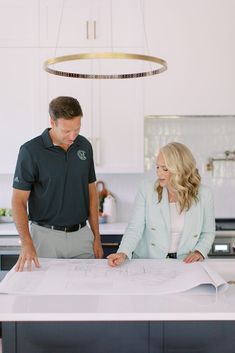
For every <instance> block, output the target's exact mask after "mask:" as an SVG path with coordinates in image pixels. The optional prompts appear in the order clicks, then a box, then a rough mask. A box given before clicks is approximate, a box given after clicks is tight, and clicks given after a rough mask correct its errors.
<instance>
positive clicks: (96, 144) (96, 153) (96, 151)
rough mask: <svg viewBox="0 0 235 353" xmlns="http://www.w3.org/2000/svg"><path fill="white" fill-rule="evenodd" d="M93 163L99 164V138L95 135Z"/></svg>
mask: <svg viewBox="0 0 235 353" xmlns="http://www.w3.org/2000/svg"><path fill="white" fill-rule="evenodd" d="M95 157H96V158H95V165H97V166H98V165H100V139H99V138H98V137H96V139H95Z"/></svg>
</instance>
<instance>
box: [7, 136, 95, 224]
mask: <svg viewBox="0 0 235 353" xmlns="http://www.w3.org/2000/svg"><path fill="white" fill-rule="evenodd" d="M95 181H96V175H95V170H94V162H93V152H92V147H91V144H90V142H89V141H88V140H87V139H86V138H85V137H83V136H81V135H78V137H77V138H76V140H75V141H74V143H73V144H72V145H71V146H70V147H69V149H68V150H67V151H64V150H63V149H62V148H61V147H58V146H54V145H53V143H52V140H51V137H50V135H49V129H46V130H45V131H44V132H43V133H42V135H40V136H37V137H35V138H34V139H32V140H30V141H28V142H26V143H25V144H24V145H22V146H21V148H20V151H19V155H18V160H17V165H16V170H15V175H14V180H13V187H14V188H15V189H20V190H31V193H30V196H29V202H28V208H29V219H30V220H32V221H37V222H41V223H46V224H51V225H65V226H69V225H73V224H78V223H82V222H84V221H86V220H87V219H88V216H89V184H90V183H93V182H95Z"/></svg>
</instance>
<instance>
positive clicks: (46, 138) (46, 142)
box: [41, 128, 80, 148]
mask: <svg viewBox="0 0 235 353" xmlns="http://www.w3.org/2000/svg"><path fill="white" fill-rule="evenodd" d="M49 131H50V128H47V129H45V130H44V131H43V133H42V135H41V136H42V140H43V143H44V145H45V147H46V148H50V147H53V146H54V144H53V142H52V139H51V136H50V134H49ZM74 144H76V145H78V146H79V145H80V136H79V135H78V136H77V137H76V139H75V140H74Z"/></svg>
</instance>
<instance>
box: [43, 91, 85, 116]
mask: <svg viewBox="0 0 235 353" xmlns="http://www.w3.org/2000/svg"><path fill="white" fill-rule="evenodd" d="M49 114H50V117H51V119H53V120H55V121H56V120H57V119H59V118H63V119H66V120H70V119H73V118H75V117H77V116H80V117H82V116H83V113H82V108H81V106H80V104H79V102H78V100H77V99H76V98H73V97H66V96H60V97H57V98H54V99H53V100H52V101H51V102H50V104H49Z"/></svg>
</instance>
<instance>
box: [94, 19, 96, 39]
mask: <svg viewBox="0 0 235 353" xmlns="http://www.w3.org/2000/svg"><path fill="white" fill-rule="evenodd" d="M94 39H96V21H94Z"/></svg>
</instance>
